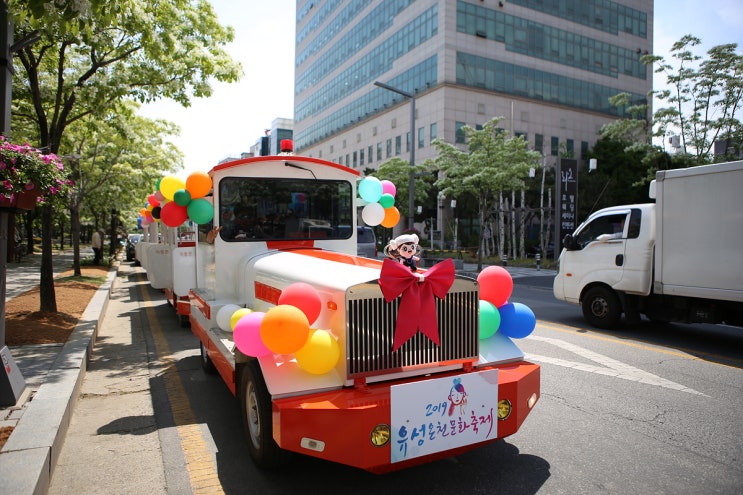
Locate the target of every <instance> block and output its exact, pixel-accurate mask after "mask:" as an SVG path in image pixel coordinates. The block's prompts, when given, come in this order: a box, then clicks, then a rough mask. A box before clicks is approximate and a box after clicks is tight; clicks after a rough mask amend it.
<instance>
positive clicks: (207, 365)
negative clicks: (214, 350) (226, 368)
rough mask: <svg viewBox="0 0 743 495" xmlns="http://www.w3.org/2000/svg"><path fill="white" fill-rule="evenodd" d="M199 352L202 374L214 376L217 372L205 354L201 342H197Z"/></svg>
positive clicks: (210, 359)
mask: <svg viewBox="0 0 743 495" xmlns="http://www.w3.org/2000/svg"><path fill="white" fill-rule="evenodd" d="M199 351H201V369H203V370H204V373H207V374H209V375H214V374H215V373H216V372H217V368H216V367H215V366H214V363H213V362H212V358H210V357H209V354H207V353H206V348H205V347H204V343H203V342H199Z"/></svg>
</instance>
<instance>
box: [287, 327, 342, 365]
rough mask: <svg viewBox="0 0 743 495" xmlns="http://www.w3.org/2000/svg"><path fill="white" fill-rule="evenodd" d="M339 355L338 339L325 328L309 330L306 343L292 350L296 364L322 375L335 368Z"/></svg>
mask: <svg viewBox="0 0 743 495" xmlns="http://www.w3.org/2000/svg"><path fill="white" fill-rule="evenodd" d="M340 355H341V349H340V346H339V345H338V341H336V340H335V338H333V336H332V335H331V334H330V332H328V331H326V330H319V329H312V330H310V335H309V338H308V339H307V343H306V344H305V345H304V346H303V347H302V348H301V349H299V350H298V351H296V352H294V357H295V358H296V359H297V364H298V365H299V367H300V368H302V369H303V370H305V371H306V372H307V373H312V374H313V375H322V374H324V373H327V372H328V371H330V370H332V369H333V368H335V365H336V364H337V363H338V359H339V358H340Z"/></svg>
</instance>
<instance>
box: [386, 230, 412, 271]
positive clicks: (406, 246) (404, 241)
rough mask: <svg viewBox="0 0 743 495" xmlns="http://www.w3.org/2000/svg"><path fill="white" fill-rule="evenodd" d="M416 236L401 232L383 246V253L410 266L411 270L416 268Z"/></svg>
mask: <svg viewBox="0 0 743 495" xmlns="http://www.w3.org/2000/svg"><path fill="white" fill-rule="evenodd" d="M418 251H419V248H418V236H417V235H415V234H403V235H400V236H397V237H395V238H394V239H392V240H391V241H390V242H389V244H387V245H386V246H385V247H384V255H385V256H387V257H388V258H390V259H393V260H395V261H398V262H400V263H402V264H403V265H405V266H407V267H408V268H410V271H411V272H414V271H416V270H417V269H418V261H419V260H420V257H418V256H417V255H418Z"/></svg>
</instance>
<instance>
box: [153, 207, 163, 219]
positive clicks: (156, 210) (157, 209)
mask: <svg viewBox="0 0 743 495" xmlns="http://www.w3.org/2000/svg"><path fill="white" fill-rule="evenodd" d="M161 210H162V208H160V207H159V206H156V207H154V208H153V209H152V211H151V212H150V215H152V218H157V219H158V220H160V211H161Z"/></svg>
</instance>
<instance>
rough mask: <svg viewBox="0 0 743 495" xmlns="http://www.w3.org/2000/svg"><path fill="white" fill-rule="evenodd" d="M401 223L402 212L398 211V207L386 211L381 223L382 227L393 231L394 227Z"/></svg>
mask: <svg viewBox="0 0 743 495" xmlns="http://www.w3.org/2000/svg"><path fill="white" fill-rule="evenodd" d="M399 221H400V210H398V209H397V207H396V206H392V207H390V208H387V209H385V210H384V219H383V220H382V221H381V222H380V225H382V227H387V228H388V229H391V228H392V227H394V226H395V225H397V222H399Z"/></svg>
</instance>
